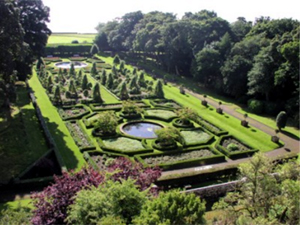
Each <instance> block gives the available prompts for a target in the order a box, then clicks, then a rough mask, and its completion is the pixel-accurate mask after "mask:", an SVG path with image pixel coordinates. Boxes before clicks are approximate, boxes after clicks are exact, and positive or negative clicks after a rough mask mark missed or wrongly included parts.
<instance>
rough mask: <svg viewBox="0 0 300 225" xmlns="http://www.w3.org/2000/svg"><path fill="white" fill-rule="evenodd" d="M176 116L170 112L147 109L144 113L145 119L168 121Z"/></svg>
mask: <svg viewBox="0 0 300 225" xmlns="http://www.w3.org/2000/svg"><path fill="white" fill-rule="evenodd" d="M176 116H177V115H176V113H175V112H173V111H170V110H163V109H149V110H146V111H145V118H154V119H156V118H157V119H163V120H166V121H169V120H172V119H173V118H175V117H176Z"/></svg>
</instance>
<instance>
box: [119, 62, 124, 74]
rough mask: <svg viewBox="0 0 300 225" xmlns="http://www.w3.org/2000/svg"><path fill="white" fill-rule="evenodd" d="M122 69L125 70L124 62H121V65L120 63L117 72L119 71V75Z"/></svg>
mask: <svg viewBox="0 0 300 225" xmlns="http://www.w3.org/2000/svg"><path fill="white" fill-rule="evenodd" d="M124 69H125V62H124V60H122V61H121V63H120V67H119V71H120V72H121V73H123V72H124Z"/></svg>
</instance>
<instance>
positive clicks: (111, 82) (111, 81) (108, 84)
mask: <svg viewBox="0 0 300 225" xmlns="http://www.w3.org/2000/svg"><path fill="white" fill-rule="evenodd" d="M113 85H114V79H113V75H112V73H109V74H108V76H107V80H106V83H105V86H106V87H107V88H109V89H111V88H112V87H113Z"/></svg>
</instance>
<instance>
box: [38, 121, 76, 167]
mask: <svg viewBox="0 0 300 225" xmlns="http://www.w3.org/2000/svg"><path fill="white" fill-rule="evenodd" d="M44 119H45V122H46V124H47V126H48V128H49V131H50V133H51V135H52V137H53V139H54V141H55V143H56V147H57V150H58V152H59V154H60V156H61V158H62V159H63V161H64V163H65V165H64V166H66V167H67V169H68V170H71V169H76V168H77V167H78V164H79V161H78V159H77V157H76V156H75V154H74V150H76V149H73V150H72V149H71V148H70V147H69V146H68V143H67V142H66V140H65V139H64V138H65V137H67V135H65V134H64V133H62V132H61V131H60V130H59V129H58V127H59V125H58V124H57V123H55V122H50V121H49V119H48V118H44ZM71 141H72V142H74V140H71ZM74 145H75V146H76V144H75V143H74ZM76 148H78V147H77V146H76ZM78 151H79V149H78ZM57 157H59V156H57ZM58 160H59V159H58Z"/></svg>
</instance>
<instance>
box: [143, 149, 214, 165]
mask: <svg viewBox="0 0 300 225" xmlns="http://www.w3.org/2000/svg"><path fill="white" fill-rule="evenodd" d="M212 155H214V154H213V153H212V152H211V151H209V150H208V149H201V150H194V151H190V152H182V153H176V154H164V155H160V156H153V157H148V158H144V162H145V163H147V164H148V165H159V164H168V163H174V162H180V161H185V160H190V159H196V158H202V157H209V156H212Z"/></svg>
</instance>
